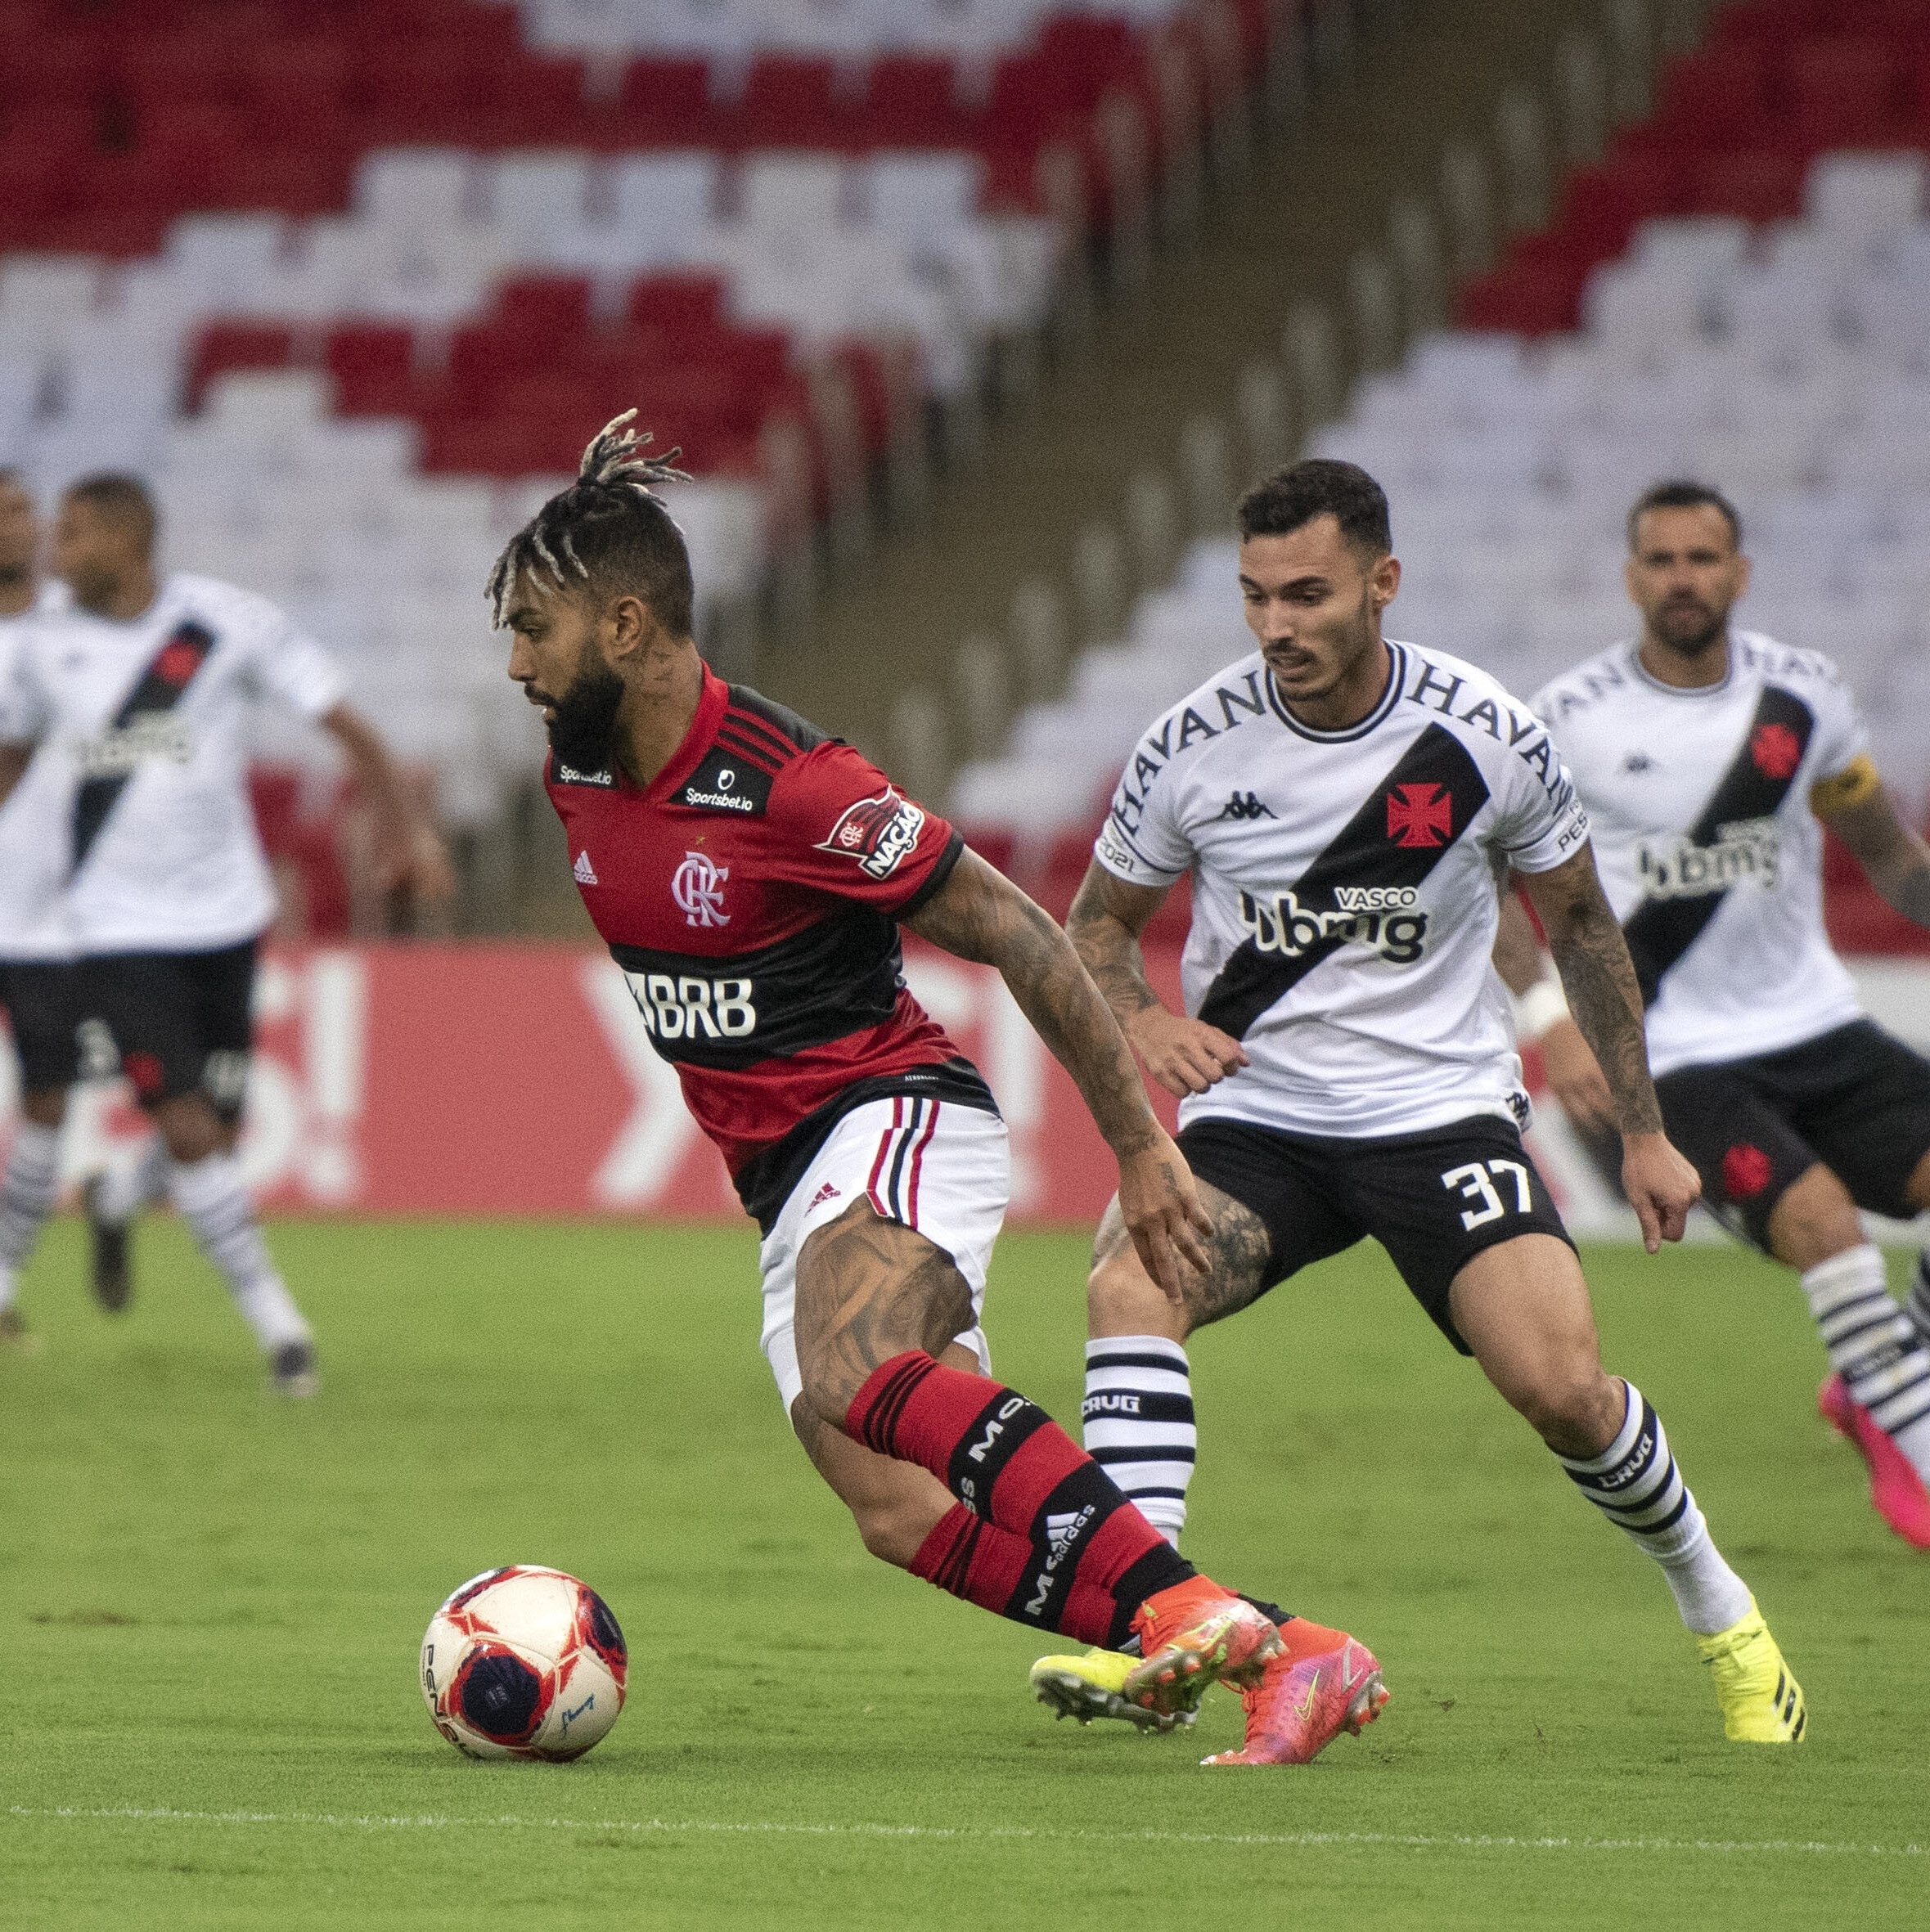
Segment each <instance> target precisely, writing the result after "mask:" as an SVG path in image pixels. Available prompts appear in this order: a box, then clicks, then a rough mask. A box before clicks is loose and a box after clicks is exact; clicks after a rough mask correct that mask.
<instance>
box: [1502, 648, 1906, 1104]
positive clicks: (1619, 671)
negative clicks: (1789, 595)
mask: <svg viewBox="0 0 1930 1932" xmlns="http://www.w3.org/2000/svg"><path fill="white" fill-rule="evenodd" d="M1534 708H1535V710H1536V713H1537V714H1538V715H1539V716H1540V717H1542V718H1543V719H1544V720H1545V721H1546V723H1547V725H1548V728H1549V730H1550V731H1551V732H1552V733H1553V734H1554V739H1555V742H1556V744H1558V745H1559V747H1560V748H1561V753H1562V756H1563V758H1564V760H1565V761H1566V762H1567V763H1568V768H1569V769H1570V771H1572V772H1573V774H1574V777H1575V784H1576V786H1577V789H1578V790H1579V791H1580V793H1581V797H1582V799H1583V801H1584V802H1586V806H1587V808H1588V814H1589V817H1590V821H1591V822H1592V824H1593V825H1594V827H1595V857H1596V862H1597V864H1598V865H1599V867H1600V869H1601V874H1602V883H1603V885H1604V887H1605V888H1606V890H1607V892H1608V900H1609V903H1610V904H1611V905H1613V907H1614V908H1615V914H1616V917H1617V919H1620V920H1621V921H1622V929H1623V931H1624V932H1626V935H1627V937H1628V946H1629V953H1630V955H1631V958H1632V959H1634V960H1635V973H1636V976H1637V977H1638V978H1639V979H1640V981H1641V982H1642V992H1643V996H1644V999H1645V1000H1647V1001H1648V1003H1649V1013H1648V1030H1649V1065H1650V1066H1651V1067H1653V1069H1654V1071H1655V1072H1657V1073H1658V1074H1662V1073H1667V1072H1671V1071H1672V1070H1673V1069H1674V1068H1676V1067H1688V1066H1698V1065H1706V1064H1709V1063H1719V1062H1721V1061H1725V1060H1739V1059H1746V1058H1749V1057H1751V1056H1752V1055H1754V1054H1767V1053H1775V1052H1777V1051H1779V1050H1780V1049H1783V1048H1784V1047H1790V1046H1795V1045H1799V1044H1800V1043H1801V1042H1802V1041H1803V1040H1813V1039H1815V1037H1816V1036H1818V1035H1819V1034H1822V1033H1827V1032H1828V1031H1830V1029H1831V1028H1833V1027H1840V1026H1842V1025H1843V1024H1844V1023H1845V1022H1847V1021H1850V1020H1853V1019H1855V1018H1856V1017H1857V1016H1858V1014H1859V1013H1860V1011H1861V1009H1860V1005H1859V1004H1858V1002H1857V999H1856V987H1855V986H1854V984H1853V983H1852V982H1851V978H1850V976H1849V974H1848V973H1847V971H1846V970H1845V969H1844V968H1843V964H1842V961H1841V960H1840V959H1838V958H1837V956H1836V955H1835V953H1834V952H1833V951H1832V950H1831V949H1830V945H1829V933H1828V932H1827V931H1826V929H1825V928H1824V923H1823V829H1822V827H1821V826H1820V824H1818V823H1817V820H1816V817H1815V813H1814V812H1813V811H1811V806H1810V789H1811V786H1812V785H1814V784H1817V783H1818V782H1820V780H1825V779H1829V778H1833V777H1835V776H1837V775H1839V774H1840V773H1842V771H1843V770H1844V769H1845V767H1847V766H1849V765H1850V764H1851V762H1852V761H1853V760H1855V759H1856V757H1858V756H1859V754H1860V753H1863V752H1864V751H1865V748H1867V745H1868V742H1869V741H1868V735H1867V734H1866V733H1865V730H1864V727H1863V723H1862V721H1861V719H1860V717H1858V716H1857V712H1856V703H1855V700H1854V699H1852V698H1851V696H1850V694H1849V692H1848V690H1847V689H1846V688H1845V687H1844V685H1843V681H1842V677H1841V676H1840V675H1839V673H1838V671H1837V668H1836V667H1835V665H1834V664H1833V663H1831V662H1830V661H1829V658H1826V657H1824V656H1823V655H1822V654H1820V652H1816V651H1806V650H1792V649H1788V647H1786V646H1784V645H1779V644H1778V643H1777V642H1776V641H1775V639H1773V638H1770V637H1765V636H1762V635H1761V633H1759V632H1757V631H1735V632H1732V633H1731V635H1730V647H1729V673H1728V676H1726V677H1725V679H1724V680H1723V681H1722V682H1721V684H1718V685H1706V686H1703V687H1702V688H1699V689H1695V690H1679V689H1677V688H1676V686H1674V685H1665V684H1662V683H1660V682H1658V681H1657V680H1656V679H1654V678H1652V677H1651V676H1649V674H1648V672H1646V671H1644V669H1643V668H1642V665H1641V663H1640V659H1639V658H1638V657H1637V655H1636V647H1635V645H1634V644H1633V643H1626V642H1625V643H1622V644H1618V645H1614V646H1613V647H1612V648H1611V649H1608V650H1605V651H1604V652H1602V653H1601V654H1599V656H1597V657H1594V658H1590V659H1589V661H1588V662H1587V663H1585V664H1581V665H1579V666H1577V668H1576V669H1574V670H1573V671H1571V672H1568V673H1567V674H1566V675H1565V676H1561V677H1558V678H1556V679H1555V680H1554V681H1553V682H1552V683H1550V684H1549V685H1546V686H1545V688H1544V689H1543V690H1541V692H1540V693H1538V694H1536V698H1535V700H1534Z"/></svg>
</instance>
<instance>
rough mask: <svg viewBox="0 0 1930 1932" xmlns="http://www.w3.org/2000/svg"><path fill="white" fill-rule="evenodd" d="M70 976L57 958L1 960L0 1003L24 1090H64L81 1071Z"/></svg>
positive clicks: (69, 969)
mask: <svg viewBox="0 0 1930 1932" xmlns="http://www.w3.org/2000/svg"><path fill="white" fill-rule="evenodd" d="M0 1006H3V1007H5V1008H6V1009H7V1025H8V1026H9V1027H11V1028H12V1030H13V1050H14V1051H15V1053H16V1054H18V1055H19V1056H20V1087H21V1090H22V1091H23V1092H25V1093H29V1094H47V1093H56V1092H65V1090H66V1089H67V1088H69V1087H70V1086H72V1085H74V1081H76V1080H78V1079H79V1077H80V1051H79V1045H78V1044H77V1040H76V1035H77V1029H78V1028H79V1023H80V1013H79V1009H78V1008H77V1007H76V1005H75V1004H74V968H73V967H71V966H67V965H62V964H57V963H55V962H50V961H47V960H43V959H13V960H0Z"/></svg>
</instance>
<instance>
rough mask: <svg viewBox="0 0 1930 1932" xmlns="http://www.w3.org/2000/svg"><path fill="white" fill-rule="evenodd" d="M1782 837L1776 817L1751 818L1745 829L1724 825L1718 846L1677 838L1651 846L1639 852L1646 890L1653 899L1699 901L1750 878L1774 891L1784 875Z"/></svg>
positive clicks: (1637, 857)
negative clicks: (1667, 842) (1660, 845)
mask: <svg viewBox="0 0 1930 1932" xmlns="http://www.w3.org/2000/svg"><path fill="white" fill-rule="evenodd" d="M1782 861H1783V839H1782V834H1781V833H1779V831H1778V830H1777V829H1776V822H1775V820H1774V819H1749V820H1745V821H1744V822H1743V824H1739V825H1722V826H1719V827H1718V828H1717V829H1716V837H1715V840H1714V842H1712V844H1708V845H1698V844H1697V843H1696V842H1695V841H1694V839H1692V838H1680V839H1677V840H1676V842H1675V844H1674V845H1672V846H1670V847H1666V848H1663V849H1660V850H1658V848H1657V847H1654V846H1652V845H1649V844H1646V843H1644V844H1643V845H1640V846H1638V847H1636V849H1635V865H1636V868H1637V869H1638V871H1639V872H1640V874H1641V880H1642V892H1643V896H1644V898H1648V899H1699V898H1701V897H1703V896H1705V895H1706V894H1707V893H1711V892H1727V891H1728V890H1729V888H1730V887H1731V886H1734V885H1740V884H1741V883H1743V881H1744V880H1745V879H1754V880H1755V881H1756V882H1757V883H1758V884H1760V885H1761V886H1762V887H1764V888H1765V889H1766V890H1767V891H1771V892H1773V891H1774V890H1775V885H1776V882H1777V880H1778V879H1779V878H1780V876H1781V872H1782Z"/></svg>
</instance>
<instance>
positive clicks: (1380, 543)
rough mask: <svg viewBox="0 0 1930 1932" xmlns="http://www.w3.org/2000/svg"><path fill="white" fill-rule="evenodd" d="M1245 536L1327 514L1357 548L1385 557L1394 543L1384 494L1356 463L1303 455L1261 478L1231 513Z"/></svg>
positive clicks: (1280, 533) (1273, 533)
mask: <svg viewBox="0 0 1930 1932" xmlns="http://www.w3.org/2000/svg"><path fill="white" fill-rule="evenodd" d="M1235 515H1236V517H1237V519H1238V521H1239V534H1240V536H1241V537H1242V538H1243V539H1244V538H1246V537H1284V536H1286V535H1287V534H1288V533H1289V532H1290V531H1293V530H1298V528H1300V527H1301V525H1302V523H1311V522H1312V521H1313V520H1314V519H1315V518H1316V517H1320V516H1331V517H1332V518H1334V520H1335V521H1336V522H1337V523H1338V524H1339V525H1340V534H1341V535H1342V536H1343V537H1345V538H1346V539H1347V541H1348V542H1349V543H1351V544H1352V545H1353V546H1354V547H1355V548H1356V550H1367V551H1370V552H1371V553H1372V554H1373V555H1375V556H1382V555H1385V554H1386V553H1387V552H1388V550H1392V548H1393V547H1394V537H1393V531H1392V528H1391V526H1390V524H1389V523H1388V497H1387V492H1386V491H1385V490H1383V488H1382V487H1380V485H1379V483H1376V482H1375V481H1374V479H1373V478H1372V477H1370V475H1369V474H1367V472H1366V471H1365V470H1363V469H1361V466H1360V465H1359V464H1358V463H1342V462H1339V461H1336V460H1335V459H1334V458H1333V457H1331V456H1307V457H1306V458H1304V459H1303V460H1302V461H1300V462H1298V463H1289V465H1287V467H1286V468H1285V469H1284V470H1275V471H1274V473H1273V474H1272V475H1271V476H1268V477H1263V478H1262V479H1261V480H1260V481H1259V482H1258V483H1255V484H1254V485H1253V487H1252V488H1251V489H1250V490H1248V492H1247V493H1246V494H1245V495H1244V496H1242V497H1241V498H1240V500H1239V510H1237V511H1236V512H1235Z"/></svg>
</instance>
